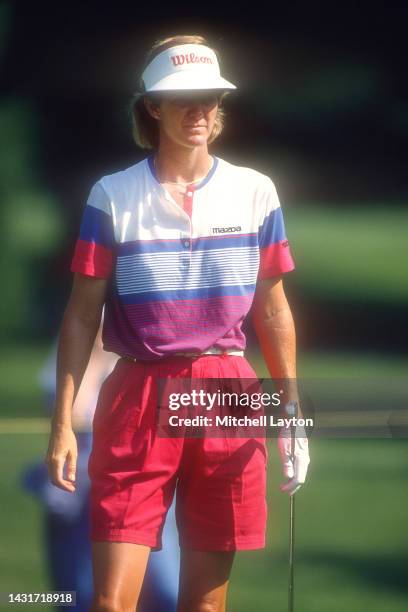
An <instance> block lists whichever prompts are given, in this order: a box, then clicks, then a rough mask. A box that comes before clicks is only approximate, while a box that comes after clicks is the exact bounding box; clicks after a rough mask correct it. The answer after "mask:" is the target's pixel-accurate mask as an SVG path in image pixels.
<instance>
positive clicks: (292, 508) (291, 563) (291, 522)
mask: <svg viewBox="0 0 408 612" xmlns="http://www.w3.org/2000/svg"><path fill="white" fill-rule="evenodd" d="M294 552H295V496H294V495H291V497H290V511H289V590H288V611H289V612H293V609H294V608H293V602H294Z"/></svg>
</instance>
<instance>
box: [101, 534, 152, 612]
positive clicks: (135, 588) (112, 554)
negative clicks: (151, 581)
mask: <svg viewBox="0 0 408 612" xmlns="http://www.w3.org/2000/svg"><path fill="white" fill-rule="evenodd" d="M149 553H150V548H149V547H148V546H144V545H141V544H131V543H128V542H92V562H93V578H94V599H93V602H92V607H91V611H92V612H99V610H104V611H105V610H120V611H121V612H134V611H135V609H136V605H137V601H138V598H139V594H140V589H141V586H142V583H143V578H144V575H145V571H146V565H147V561H148V558H149Z"/></svg>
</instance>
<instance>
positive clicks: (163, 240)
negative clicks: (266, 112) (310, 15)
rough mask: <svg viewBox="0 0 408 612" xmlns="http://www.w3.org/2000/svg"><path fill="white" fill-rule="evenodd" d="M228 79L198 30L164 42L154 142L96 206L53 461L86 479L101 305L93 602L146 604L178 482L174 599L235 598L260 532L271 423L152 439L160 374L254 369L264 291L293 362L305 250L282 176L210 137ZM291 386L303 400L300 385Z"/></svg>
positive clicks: (296, 479)
mask: <svg viewBox="0 0 408 612" xmlns="http://www.w3.org/2000/svg"><path fill="white" fill-rule="evenodd" d="M231 89H235V86H234V85H232V84H231V83H230V82H229V81H227V80H225V79H224V78H222V77H221V76H220V69H219V63H218V56H217V54H216V53H215V52H214V50H213V49H212V48H210V47H209V46H208V45H207V42H206V41H205V40H204V39H203V38H202V37H200V36H175V37H172V38H169V39H166V40H163V41H159V42H157V43H156V44H155V45H154V46H153V48H152V49H151V50H150V53H149V55H148V60H147V63H146V67H145V69H144V71H143V74H142V77H141V95H140V96H139V97H138V99H137V100H136V101H135V103H134V107H133V118H134V132H135V136H136V139H137V142H138V143H139V144H140V145H141V146H142V147H145V148H149V149H151V150H152V152H151V154H150V155H149V156H148V157H147V158H146V159H144V160H142V161H141V162H139V163H136V164H135V165H133V166H131V167H130V168H126V169H125V170H123V171H120V172H115V173H113V174H110V175H107V176H104V177H102V178H101V179H100V180H98V181H97V182H96V183H95V185H94V186H93V187H92V189H91V192H90V195H89V198H88V201H87V204H86V206H85V210H84V214H83V219H82V224H81V229H80V235H79V238H78V241H77V244H76V248H75V253H74V257H73V260H72V265H71V270H72V271H73V272H74V273H75V275H74V282H73V288H72V293H71V297H70V300H69V303H68V306H67V309H66V311H65V315H64V319H63V322H62V326H61V330H60V341H59V351H58V368H57V371H58V374H57V400H56V407H55V413H54V415H53V419H52V433H51V436H50V442H49V448H48V452H47V457H46V463H47V465H48V468H49V472H50V478H51V480H52V482H53V483H54V484H55V485H56V486H58V487H61V488H63V489H65V490H67V491H72V492H74V491H75V463H76V457H77V446H76V440H75V436H74V434H73V431H72V428H71V407H72V403H73V401H74V398H75V396H76V394H77V392H78V388H79V385H80V383H81V379H82V376H83V373H84V370H85V367H86V365H87V362H88V359H89V356H90V352H91V348H92V345H93V342H94V338H95V335H96V333H97V330H98V325H99V322H100V319H101V311H102V308H103V306H104V304H105V318H104V327H103V342H104V349H105V350H106V351H112V352H114V353H116V354H118V355H120V356H121V359H119V360H118V362H117V364H116V367H115V369H114V370H113V372H112V373H111V374H110V375H109V376H108V377H107V379H106V380H105V382H104V383H103V386H102V388H101V391H100V395H99V399H98V404H97V408H96V412H95V416H94V421H93V447H92V453H91V456H90V460H89V476H90V479H91V534H90V535H91V540H92V546H93V568H94V589H95V595H94V600H93V604H92V608H91V609H92V610H94V611H96V610H104V611H112V612H113V611H115V612H116V611H121V612H134V610H135V606H136V603H137V600H138V596H139V592H140V588H141V585H142V581H143V576H144V571H145V567H146V562H147V559H148V555H149V552H150V551H151V550H155V549H156V550H157V549H160V547H161V533H162V529H163V525H164V521H165V517H166V513H167V511H168V509H169V507H170V505H171V503H172V499H173V496H174V494H175V493H176V516H177V524H178V530H179V541H180V549H181V567H180V584H179V603H178V611H179V612H203V611H204V610H205V611H210V610H211V611H217V612H220V611H222V610H225V609H226V607H225V606H226V594H227V585H228V579H229V574H230V570H231V566H232V562H233V557H234V554H235V551H237V550H247V549H258V548H263V547H264V545H265V525H266V504H265V485H266V477H265V468H266V460H267V451H266V446H265V439H264V437H261V438H256V437H253V438H250V437H248V438H242V437H241V438H238V437H221V436H220V437H208V436H207V437H201V438H183V437H163V436H159V435H157V433H158V432H157V419H156V416H157V415H156V412H157V410H156V409H157V405H158V381H159V380H162V379H174V380H177V379H181V378H187V379H214V378H216V379H218V380H221V379H248V378H251V379H253V378H256V373H255V372H254V370H253V369H252V367H251V366H250V364H249V363H248V361H247V360H246V358H245V357H244V353H243V351H244V348H245V336H244V334H243V332H242V323H243V320H244V319H245V317H246V315H247V313H248V311H249V309H250V307H251V305H252V303H253V302H254V308H253V316H254V325H255V329H256V332H257V335H258V337H259V340H260V344H261V347H262V350H263V354H264V356H265V360H266V363H267V366H268V369H269V371H270V373H271V376H272V377H274V378H280V379H294V378H295V376H296V371H295V331H294V325H293V319H292V316H291V312H290V309H289V306H288V303H287V301H286V298H285V294H284V290H283V287H282V280H281V275H282V274H283V273H284V272H288V271H290V270H292V269H293V268H294V264H293V261H292V257H291V255H290V249H289V246H288V242H287V240H286V236H285V229H284V223H283V219H282V212H281V208H280V204H279V200H278V196H277V193H276V190H275V187H274V184H273V182H272V181H271V179H270V178H268V177H267V176H265V175H263V174H261V173H260V172H257V171H255V170H252V169H249V168H245V167H239V166H236V165H233V164H231V163H229V162H227V161H225V160H223V159H220V158H218V157H215V156H213V155H211V154H210V153H209V151H208V145H209V144H210V143H211V142H212V141H213V140H214V139H215V138H216V137H217V136H218V135H219V134H220V132H221V130H222V125H223V111H222V109H221V101H222V98H223V95H225V92H227V91H228V90H231ZM287 399H288V400H291V401H293V402H294V401H297V395H296V389H295V388H294V387H290V386H289V385H288V389H287ZM282 449H283V451H282V458H283V463H284V473H285V475H286V476H288V477H289V478H290V479H289V481H288V483H287V484H286V485H284V490H286V491H288V492H289V494H293V493H294V492H295V491H296V490H297V488H298V487H299V486H300V484H301V483H302V482H304V479H305V475H306V468H307V464H308V461H309V459H308V451H307V441H306V443H305V442H304V441H303V443H302V444H298V445H297V448H296V449H295V451H296V452H295V455H296V457H295V459H294V461H293V462H292V461H291V458H290V455H289V452H287V449H286V447H285V443H283V445H282ZM64 468H66V474H65V472H64ZM176 488H177V489H176Z"/></svg>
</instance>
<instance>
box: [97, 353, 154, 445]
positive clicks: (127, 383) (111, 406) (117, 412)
mask: <svg viewBox="0 0 408 612" xmlns="http://www.w3.org/2000/svg"><path fill="white" fill-rule="evenodd" d="M129 366H130V367H129ZM143 379H144V375H143V367H142V366H138V367H135V366H134V365H133V364H127V363H125V362H121V363H120V362H118V365H117V367H116V368H115V369H114V370H113V372H112V373H111V374H110V375H109V376H108V377H107V378H106V380H105V381H104V383H103V384H102V387H101V390H100V392H99V397H98V402H97V406H96V409H95V414H94V419H93V429H94V430H101V429H103V430H104V431H107V432H112V433H114V432H118V431H126V430H132V431H133V430H135V429H137V427H138V425H139V423H140V419H141V412H142V405H141V396H142V389H143Z"/></svg>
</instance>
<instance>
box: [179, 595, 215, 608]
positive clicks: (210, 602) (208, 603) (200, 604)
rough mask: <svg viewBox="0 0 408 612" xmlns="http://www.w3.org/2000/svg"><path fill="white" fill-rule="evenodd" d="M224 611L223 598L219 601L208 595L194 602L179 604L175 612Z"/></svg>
mask: <svg viewBox="0 0 408 612" xmlns="http://www.w3.org/2000/svg"><path fill="white" fill-rule="evenodd" d="M224 610H225V600H224V597H222V598H221V599H220V598H219V597H213V596H212V595H210V594H209V595H205V596H204V597H202V598H200V599H199V600H196V601H191V600H190V601H188V602H184V603H183V602H181V605H179V607H178V608H177V612H224Z"/></svg>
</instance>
